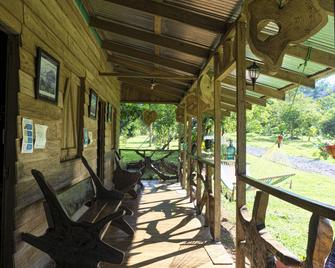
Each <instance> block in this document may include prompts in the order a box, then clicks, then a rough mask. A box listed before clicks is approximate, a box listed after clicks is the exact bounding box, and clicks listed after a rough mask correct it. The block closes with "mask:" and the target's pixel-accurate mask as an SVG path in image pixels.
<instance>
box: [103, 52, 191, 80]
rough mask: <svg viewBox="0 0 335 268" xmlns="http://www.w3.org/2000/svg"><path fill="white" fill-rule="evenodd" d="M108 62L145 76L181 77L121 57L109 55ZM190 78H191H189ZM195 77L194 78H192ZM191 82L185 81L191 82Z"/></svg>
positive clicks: (166, 69) (165, 69)
mask: <svg viewBox="0 0 335 268" xmlns="http://www.w3.org/2000/svg"><path fill="white" fill-rule="evenodd" d="M108 58H109V60H110V61H111V62H112V64H114V65H115V64H116V65H117V66H119V67H124V68H127V69H129V70H132V71H137V72H143V73H146V74H152V75H170V76H178V75H179V76H181V74H179V73H178V72H174V71H173V70H170V69H168V68H159V69H158V68H157V67H155V66H153V65H152V66H150V65H148V64H145V63H140V62H136V61H133V60H132V59H129V58H126V57H122V56H117V55H109V57H108ZM191 77H192V76H191ZM193 77H196V76H193ZM191 81H193V80H190V81H187V82H191Z"/></svg>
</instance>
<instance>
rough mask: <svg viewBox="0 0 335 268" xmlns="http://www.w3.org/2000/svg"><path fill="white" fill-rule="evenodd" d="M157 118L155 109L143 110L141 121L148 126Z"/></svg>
mask: <svg viewBox="0 0 335 268" xmlns="http://www.w3.org/2000/svg"><path fill="white" fill-rule="evenodd" d="M156 119H157V113H156V111H150V110H145V111H143V121H144V123H145V124H146V125H147V126H148V127H149V126H150V125H151V124H152V123H153V122H155V121H156Z"/></svg>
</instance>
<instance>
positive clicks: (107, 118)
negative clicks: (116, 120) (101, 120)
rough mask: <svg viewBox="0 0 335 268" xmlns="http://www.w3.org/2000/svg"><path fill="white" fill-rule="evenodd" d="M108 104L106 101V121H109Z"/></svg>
mask: <svg viewBox="0 0 335 268" xmlns="http://www.w3.org/2000/svg"><path fill="white" fill-rule="evenodd" d="M109 106H110V104H109V103H107V104H106V109H105V122H106V123H108V122H109Z"/></svg>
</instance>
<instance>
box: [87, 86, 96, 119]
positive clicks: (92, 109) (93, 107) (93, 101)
mask: <svg viewBox="0 0 335 268" xmlns="http://www.w3.org/2000/svg"><path fill="white" fill-rule="evenodd" d="M97 106H98V95H97V93H95V91H94V90H93V89H91V90H90V104H89V106H88V115H89V117H91V118H94V119H96V117H97Z"/></svg>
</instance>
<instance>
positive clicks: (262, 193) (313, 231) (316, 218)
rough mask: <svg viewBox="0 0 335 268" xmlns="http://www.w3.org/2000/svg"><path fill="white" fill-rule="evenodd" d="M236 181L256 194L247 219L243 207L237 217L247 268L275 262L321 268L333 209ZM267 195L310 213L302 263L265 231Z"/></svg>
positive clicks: (241, 177)
mask: <svg viewBox="0 0 335 268" xmlns="http://www.w3.org/2000/svg"><path fill="white" fill-rule="evenodd" d="M238 179H239V180H240V181H241V182H243V183H245V184H248V185H251V186H253V187H254V188H256V189H257V190H258V191H257V192H256V196H255V201H254V206H253V211H252V213H251V215H250V214H249V213H248V211H247V209H246V207H242V208H241V209H240V211H239V213H237V215H238V218H237V224H241V225H242V228H243V230H244V235H245V241H242V242H241V243H242V245H241V248H242V250H243V252H244V254H245V256H246V257H247V258H248V259H249V261H250V264H251V267H260V268H262V267H272V266H271V262H273V263H274V262H275V258H276V259H277V260H279V261H280V262H281V263H283V264H285V265H286V266H291V267H311V268H312V267H313V268H316V267H320V268H321V267H324V264H325V260H326V259H327V257H328V255H329V253H330V252H331V249H332V244H333V230H332V227H331V224H330V221H329V220H335V207H334V206H330V205H327V204H323V203H321V202H317V201H314V200H312V199H309V198H305V197H303V196H300V195H298V194H295V193H292V192H290V191H286V190H284V189H280V188H276V187H273V186H270V185H268V184H265V183H263V182H260V181H258V180H256V179H253V178H251V177H249V176H245V175H238ZM269 195H271V196H274V197H277V198H279V199H280V200H283V201H285V202H288V203H290V204H292V205H295V206H297V207H300V208H302V209H304V210H307V211H310V212H312V216H311V218H310V223H309V231H308V244H307V250H306V260H300V259H299V258H298V257H296V256H294V254H292V253H291V252H290V251H289V250H287V249H286V248H285V247H284V246H283V245H281V244H280V243H279V242H277V241H275V240H274V239H273V238H272V237H271V235H270V234H269V233H268V232H267V231H266V228H265V217H266V212H267V206H268V200H269ZM288 228H290V227H289V226H288ZM334 246H335V242H334V244H333V247H334ZM333 250H334V249H333ZM329 267H332V266H329Z"/></svg>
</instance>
